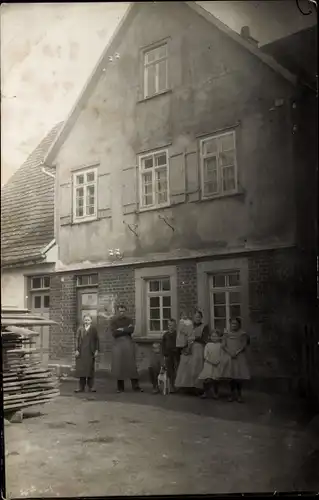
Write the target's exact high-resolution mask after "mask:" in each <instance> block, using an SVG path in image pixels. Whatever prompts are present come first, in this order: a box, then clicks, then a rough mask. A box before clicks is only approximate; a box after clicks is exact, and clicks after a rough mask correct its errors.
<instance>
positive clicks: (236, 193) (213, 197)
mask: <svg viewBox="0 0 319 500" xmlns="http://www.w3.org/2000/svg"><path fill="white" fill-rule="evenodd" d="M243 196H245V191H244V190H242V189H239V190H237V191H232V192H231V193H223V194H214V195H211V196H205V197H203V196H202V197H201V199H199V200H198V201H199V202H203V201H212V200H220V199H224V198H233V197H243Z"/></svg>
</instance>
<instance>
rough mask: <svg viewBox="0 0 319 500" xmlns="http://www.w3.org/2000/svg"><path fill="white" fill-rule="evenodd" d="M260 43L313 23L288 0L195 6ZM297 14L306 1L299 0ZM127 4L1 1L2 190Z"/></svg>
mask: <svg viewBox="0 0 319 500" xmlns="http://www.w3.org/2000/svg"><path fill="white" fill-rule="evenodd" d="M197 3H198V4H199V5H201V6H202V7H204V8H206V9H207V10H209V11H210V12H211V13H212V14H214V15H215V16H216V17H218V18H219V19H220V20H221V21H222V22H224V23H225V24H227V25H228V26H229V27H230V28H232V29H234V30H235V31H237V32H240V29H241V27H242V26H244V25H248V26H250V32H251V35H252V36H253V37H254V38H256V39H257V40H258V41H259V43H260V45H263V44H266V43H269V42H271V41H274V40H276V39H278V38H281V37H283V36H287V35H289V34H292V33H294V32H296V31H299V30H300V29H302V28H306V27H308V26H310V25H313V24H315V22H316V16H315V14H314V13H313V14H311V15H309V16H302V14H301V13H300V12H299V10H298V8H297V6H296V2H295V0H276V1H269V0H267V1H265V0H264V1H252V0H251V1H249V0H245V1H225V0H224V1H217V0H215V1H213V2H209V1H204V2H197ZM300 5H301V7H302V8H303V10H305V11H307V10H309V7H308V1H307V0H300ZM128 6H129V3H127V2H116V3H115V2H114V3H112V2H104V3H95V2H83V3H25V4H22V3H21V4H19V3H17V4H1V10H0V12H1V125H2V127H1V185H3V184H5V183H6V182H7V181H8V179H9V178H10V177H11V175H12V174H13V173H14V172H15V171H16V170H17V168H19V167H20V166H21V165H22V163H23V162H24V161H25V160H26V158H27V157H28V155H29V154H30V153H31V152H32V151H33V150H34V149H35V148H36V146H37V145H38V144H39V142H40V141H41V140H42V139H43V137H44V136H45V135H46V134H47V133H48V132H49V130H50V129H51V128H52V127H54V125H55V124H56V123H58V122H60V121H63V120H65V119H66V118H67V116H68V114H69V113H70V111H71V109H72V107H73V105H74V103H75V101H76V99H77V97H78V95H79V94H80V92H81V90H82V87H83V86H84V85H85V83H86V81H87V79H88V77H89V75H90V74H91V72H92V70H93V68H94V66H95V64H96V63H97V61H98V59H99V57H100V56H101V54H102V52H103V50H104V48H105V46H106V45H107V43H108V41H109V39H110V37H111V36H112V34H113V33H114V31H115V29H116V27H117V25H118V23H119V21H120V20H121V19H122V17H123V15H124V14H125V12H126V10H127V8H128Z"/></svg>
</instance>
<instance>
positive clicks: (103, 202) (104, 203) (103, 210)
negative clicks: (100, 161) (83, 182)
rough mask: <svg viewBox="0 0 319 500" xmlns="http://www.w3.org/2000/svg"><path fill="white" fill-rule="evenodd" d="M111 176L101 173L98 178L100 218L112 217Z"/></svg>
mask: <svg viewBox="0 0 319 500" xmlns="http://www.w3.org/2000/svg"><path fill="white" fill-rule="evenodd" d="M110 181H111V176H110V173H106V174H100V175H98V178H97V216H98V218H99V219H106V218H109V217H111V216H112V215H111V182H110Z"/></svg>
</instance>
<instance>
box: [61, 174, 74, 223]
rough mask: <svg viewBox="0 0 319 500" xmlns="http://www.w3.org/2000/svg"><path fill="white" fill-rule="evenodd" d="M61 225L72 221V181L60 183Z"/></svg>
mask: <svg viewBox="0 0 319 500" xmlns="http://www.w3.org/2000/svg"><path fill="white" fill-rule="evenodd" d="M58 209H59V213H60V226H66V225H68V224H71V222H72V184H71V183H70V182H68V183H66V184H61V185H60V196H59V208H58Z"/></svg>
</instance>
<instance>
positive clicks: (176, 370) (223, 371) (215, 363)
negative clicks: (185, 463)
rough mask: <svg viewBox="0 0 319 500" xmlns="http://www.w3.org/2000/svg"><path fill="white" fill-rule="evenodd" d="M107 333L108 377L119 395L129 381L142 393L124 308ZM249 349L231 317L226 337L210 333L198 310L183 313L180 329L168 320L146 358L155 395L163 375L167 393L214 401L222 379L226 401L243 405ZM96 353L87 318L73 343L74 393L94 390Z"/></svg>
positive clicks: (237, 322)
mask: <svg viewBox="0 0 319 500" xmlns="http://www.w3.org/2000/svg"><path fill="white" fill-rule="evenodd" d="M110 331H111V333H112V336H113V349H112V375H113V377H114V379H115V380H116V381H117V391H118V392H119V393H121V392H123V391H124V390H125V385H124V384H125V380H130V381H131V385H132V389H133V390H134V391H136V392H142V389H141V387H140V385H139V381H138V371H137V366H136V358H135V346H134V343H133V340H132V334H133V332H134V325H133V321H132V319H131V318H130V317H129V316H128V315H127V312H126V307H125V306H124V305H120V306H119V307H118V313H117V314H116V316H114V317H113V318H112V319H111V321H110ZM248 345H249V336H248V335H247V334H246V333H245V332H244V331H243V330H242V327H241V320H240V318H233V319H232V320H231V322H230V325H229V328H228V329H225V331H224V332H219V331H217V330H213V331H211V332H210V330H209V327H208V325H206V324H204V323H203V315H202V313H201V311H196V312H195V314H194V317H193V319H192V320H190V318H188V317H187V315H186V314H185V313H184V314H182V316H181V319H180V321H179V323H178V325H177V322H176V320H175V319H170V320H169V323H168V331H167V332H165V333H164V335H163V337H162V341H161V342H155V343H153V345H152V350H151V355H150V359H149V377H150V380H151V383H152V386H153V392H154V394H157V393H158V392H159V387H158V376H159V374H160V372H161V370H165V371H166V373H167V376H168V379H169V381H170V386H171V392H176V391H189V392H191V393H194V394H196V395H199V396H200V397H202V398H208V397H210V396H212V398H214V399H218V397H219V386H220V382H221V381H223V380H226V381H228V382H229V385H230V394H229V401H235V400H236V401H238V402H242V382H243V381H244V380H247V379H249V378H250V374H249V368H248V363H247V357H246V350H247V347H248ZM98 352H99V339H98V334H97V330H96V328H95V327H94V326H92V318H91V317H90V316H85V317H84V324H83V326H82V327H80V328H79V330H78V332H77V338H76V373H77V376H78V378H79V380H80V385H79V388H78V389H77V392H83V391H84V390H85V387H86V385H87V386H88V390H89V391H94V365H95V359H96V356H97V354H98Z"/></svg>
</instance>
